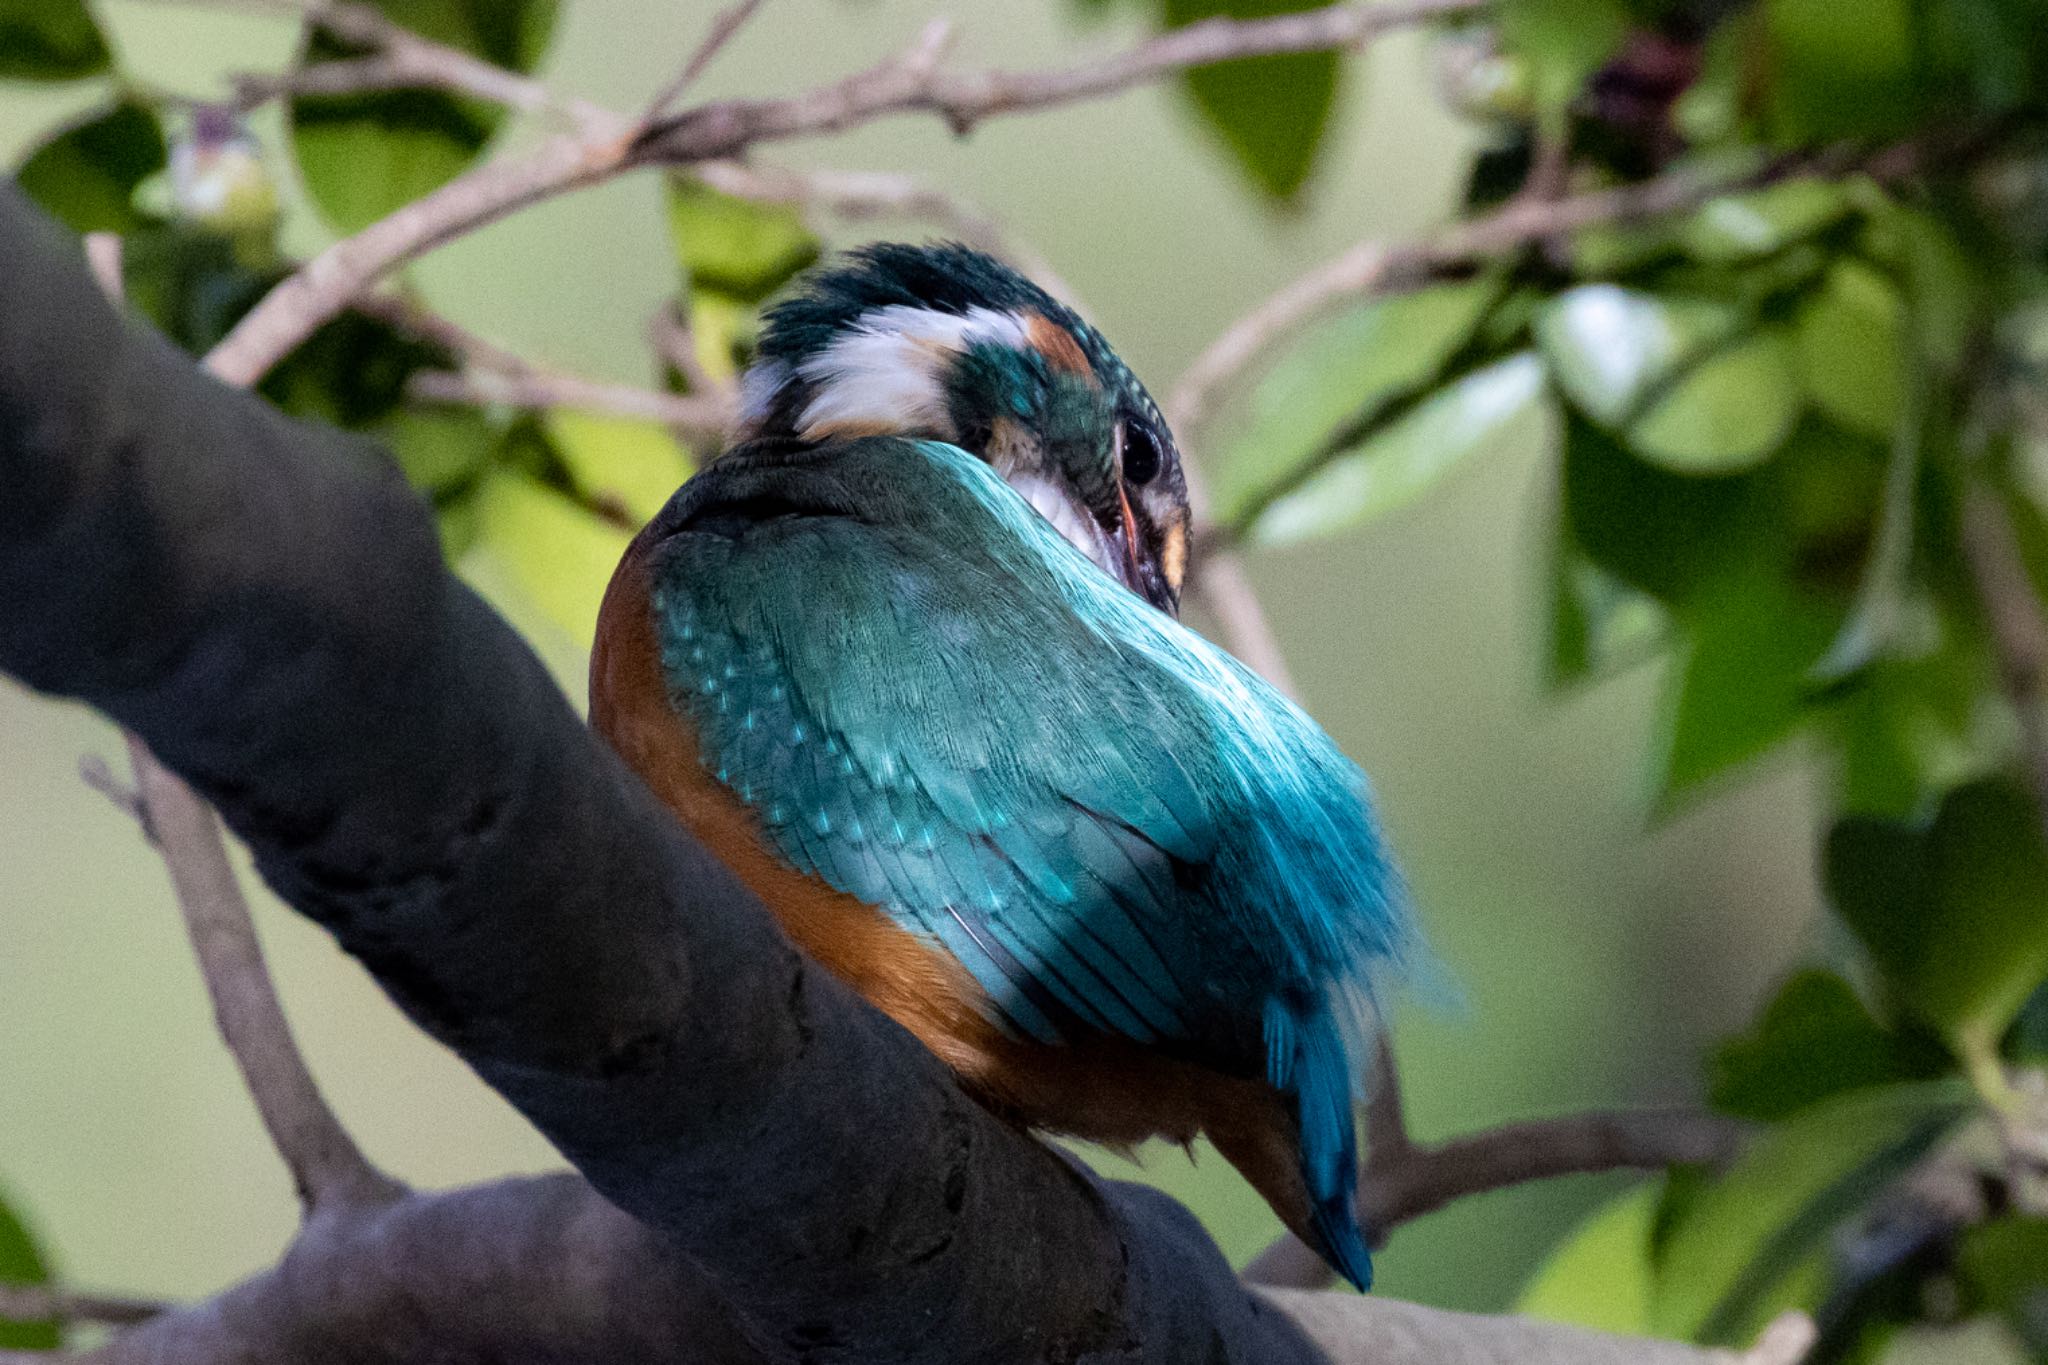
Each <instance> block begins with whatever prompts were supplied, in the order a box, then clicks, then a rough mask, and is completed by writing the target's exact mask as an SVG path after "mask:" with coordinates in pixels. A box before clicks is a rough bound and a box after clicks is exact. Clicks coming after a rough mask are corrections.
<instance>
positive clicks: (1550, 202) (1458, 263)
mask: <svg viewBox="0 0 2048 1365" xmlns="http://www.w3.org/2000/svg"><path fill="white" fill-rule="evenodd" d="M1929 151H1930V147H1929V146H1928V144H1926V143H1919V142H1913V143H1899V144H1895V145H1893V146H1890V147H1886V148H1883V149H1880V150H1878V151H1876V152H1866V151H1863V150H1862V149H1859V148H1850V147H1834V148H1826V149H1823V150H1820V151H1815V152H1801V153H1797V154H1793V155H1789V156H1783V157H1778V158H1775V159H1772V160H1768V161H1764V162H1761V163H1759V164H1756V165H1752V166H1749V167H1746V168H1743V169H1739V170H1735V171H1728V170H1725V169H1716V170H1707V171H1700V170H1693V169H1683V170H1676V171H1670V172H1667V173H1666V174H1664V175H1660V176H1657V177H1655V178H1653V179H1649V180H1643V181H1638V182H1636V183H1634V184H1629V185H1620V186H1616V187H1614V188H1611V189H1604V190H1595V191H1591V192H1588V193H1585V194H1577V195H1568V196H1566V197H1564V198H1560V199H1540V198H1534V197H1528V198H1518V199H1515V200H1511V201H1510V202H1508V203H1507V204H1505V205H1503V206H1502V207H1501V208H1499V209H1496V210H1494V211H1493V212H1492V213H1488V214H1484V215H1482V216H1480V217H1477V218H1472V219H1468V220H1466V221H1464V222H1460V223H1454V224H1451V225H1450V226H1449V227H1446V228H1442V229H1440V230H1438V231H1437V232H1435V233H1433V234H1431V235H1429V236H1426V237H1423V238H1420V239H1418V240H1416V241H1412V242H1407V243H1399V244H1391V245H1390V244H1387V243H1383V242H1377V241H1371V242H1360V243H1359V244H1358V245H1356V246H1354V247H1351V248H1350V249H1349V250H1347V251H1345V252H1343V253H1342V254H1340V255H1338V256H1336V257H1335V258H1333V259H1332V260H1329V261H1326V262H1325V263H1324V264H1322V265H1320V266H1317V267H1316V268H1315V269H1314V270H1311V271H1309V272H1308V273H1307V274H1306V275H1303V276H1301V277H1300V278H1298V279H1296V280H1294V281H1293V282H1291V283H1289V284H1288V285H1286V286H1285V287H1283V288H1281V289H1280V290H1278V291H1277V292H1275V293H1273V294H1272V295H1270V296H1268V297H1267V298H1266V299H1264V300H1263V301H1261V302H1260V303H1259V304H1258V305H1257V306H1256V307H1254V308H1253V309H1252V310H1251V311H1250V312H1248V313H1246V314H1245V315H1244V316H1242V317H1240V318H1239V319H1238V320H1237V321H1236V322H1234V323H1232V324H1231V325H1230V326H1229V327H1227V328H1225V329H1224V331H1223V332H1222V333H1221V334H1220V335H1219V336H1218V337H1217V338H1216V339H1215V340H1214V341H1212V342H1211V343H1209V345H1208V347H1207V348H1206V349H1205V350H1204V351H1203V352H1202V353H1201V355H1199V356H1197V357H1196V358H1195V361H1194V363H1193V364H1192V365H1190V366H1188V369H1187V372H1186V373H1185V374H1183V375H1182V376H1181V381H1180V384H1179V386H1178V387H1177V388H1176V389H1175V390H1174V393H1173V396H1172V398H1171V399H1170V400H1169V401H1168V403H1167V412H1168V416H1169V417H1170V419H1171V421H1172V424H1173V427H1174V430H1175V431H1177V432H1179V433H1180V434H1181V435H1182V437H1183V438H1191V437H1192V436H1194V435H1195V434H1196V433H1197V432H1198V431H1199V430H1200V429H1201V428H1202V426H1203V425H1204V424H1205V422H1206V421H1207V419H1208V417H1209V413H1210V409H1211V407H1212V406H1213V405H1214V403H1215V401H1216V398H1217V397H1218V395H1219V394H1220V393H1221V391H1222V390H1223V389H1224V388H1225V387H1226V386H1227V385H1229V384H1230V383H1231V382H1232V381H1234V380H1235V379H1236V378H1237V377H1238V376H1240V375H1242V374H1243V373H1245V372H1246V371H1247V370H1250V369H1251V368H1253V366H1254V365H1256V364H1257V362H1258V361H1259V360H1260V359H1261V358H1262V357H1264V356H1267V355H1269V354H1271V351H1272V348H1273V346H1274V344H1275V343H1276V342H1278V341H1279V340H1280V339H1281V338H1283V337H1285V336H1286V335H1287V334H1288V333H1290V332H1292V331H1295V330H1296V329H1298V328H1299V327H1301V326H1302V325H1303V324H1304V323H1306V322H1309V321H1310V320H1312V319H1314V318H1316V317H1318V316H1320V315H1321V314H1323V313H1324V312H1326V311H1327V310H1329V309H1330V308H1333V307H1335V306H1336V305H1338V304H1340V303H1344V302H1355V301H1358V300H1361V299H1367V298H1374V297H1378V296H1381V295H1385V294H1392V293H1399V292H1402V291H1405V290H1409V289H1415V288H1419V287H1420V286H1422V285H1424V284H1427V283H1429V282H1430V281H1431V280H1433V279H1436V278H1439V277H1440V276H1442V275H1444V274H1447V273H1453V272H1458V271H1462V270H1468V269H1470V268H1471V267H1472V266H1473V265H1474V264H1475V263H1477V262H1481V261H1486V260H1491V259H1493V258H1496V257H1499V256H1503V255H1507V254H1509V253H1511V252H1514V251H1517V250H1520V249H1521V248H1523V247H1525V246H1528V245H1529V244H1531V243H1534V242H1540V241H1542V240H1543V239H1545V238H1547V237H1552V236H1556V235H1558V234H1560V233H1567V232H1576V231H1580V230H1582V229H1585V228H1590V227H1602V226H1611V225H1615V224H1620V223H1632V222H1640V221H1643V220H1646V219H1651V218H1660V217H1664V216H1666V215H1669V214H1674V213H1683V212H1686V211H1688V210H1691V209H1695V208H1698V207H1699V206H1701V205H1702V204H1705V203H1707V202H1709V201H1710V200H1713V199H1717V198H1720V197H1721V196H1722V195H1726V194H1735V193H1739V192H1741V191H1744V190H1750V189H1757V188H1760V187H1762V186H1765V185H1770V184H1775V183H1777V182H1779V181H1783V180H1789V179H1792V178H1795V177H1797V176H1802V175H1819V176H1840V175H1845V174H1849V173H1852V172H1853V173H1862V174H1868V175H1872V176H1874V177H1876V178H1878V179H1881V180H1890V179H1897V178H1899V177H1901V176H1904V175H1906V174H1909V173H1911V172H1912V171H1913V170H1915V169H1917V168H1918V167H1919V166H1920V165H1921V164H1923V162H1924V161H1925V159H1926V157H1927V155H1928V153H1929Z"/></svg>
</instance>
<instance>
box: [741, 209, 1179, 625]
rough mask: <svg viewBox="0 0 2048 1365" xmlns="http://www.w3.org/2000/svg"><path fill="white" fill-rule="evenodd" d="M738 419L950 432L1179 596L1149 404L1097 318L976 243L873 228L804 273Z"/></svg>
mask: <svg viewBox="0 0 2048 1365" xmlns="http://www.w3.org/2000/svg"><path fill="white" fill-rule="evenodd" d="M738 435H739V438H740V439H742V440H751V439H755V438H758V437H782V438H793V439H796V440H801V441H826V440H832V439H844V438H849V437H856V436H907V437H915V438H919V439H929V440H940V441H947V442H950V443H952V444H954V445H957V446H959V447H961V448H962V449H964V450H967V451H969V452H971V453H972V454H974V455H976V456H978V457H980V458H981V459H983V460H985V461H987V462H988V464H989V465H990V466H991V467H992V468H993V469H994V470H995V471H996V472H997V473H998V474H1000V475H1001V476H1002V477H1003V478H1004V479H1005V480H1006V481H1007V482H1008V483H1009V484H1010V486H1011V487H1013V488H1015V489H1016V490H1017V491H1018V492H1019V493H1021V494H1022V495H1023V496H1024V497H1025V498H1026V499H1027V500H1028V501H1029V502H1030V503H1031V505H1032V506H1033V507H1035V508H1037V509H1038V511H1039V513H1040V514H1041V515H1043V516H1044V517H1045V519H1046V520H1047V521H1049V522H1050V523H1052V525H1053V526H1054V527H1055V528H1057V529H1058V530H1059V532H1060V534H1061V535H1063V536H1065V537H1066V538H1067V540H1068V541H1070V542H1071V543H1072V544H1074V545H1075V546H1076V547H1077V548H1078V549H1080V550H1081V552H1082V553H1084V554H1086V555H1087V556H1088V557H1089V558H1090V559H1092V560H1094V561H1095V562H1096V564H1098V565H1100V566H1101V567H1102V569H1103V570H1104V571H1105V572H1107V573H1109V574H1110V575H1111V576H1112V577H1114V578H1116V579H1117V580H1118V581H1120V582H1121V583H1123V584H1124V585H1125V586H1126V587H1128V588H1130V589H1131V591H1133V592H1135V593H1137V594H1138V595H1140V596H1141V597H1144V598H1145V599H1146V600H1147V601H1149V602H1151V603H1152V604H1153V605H1154V606H1157V607H1159V608H1160V609H1161V610H1163V611H1168V612H1173V611H1176V610H1177V609H1178V608H1179V605H1180V586H1181V577H1182V574H1183V572H1184V571H1185V569H1186V565H1187V548H1188V496H1187V482H1186V479H1185V478H1184V476H1183V474H1182V472H1181V462H1180V453H1179V451H1178V450H1176V449H1175V448H1174V444H1173V437H1172V435H1171V433H1169V432H1168V431H1167V429H1166V423H1165V420H1164V419H1163V418H1162V417H1161V416H1160V414H1159V408H1158V405H1157V404H1155V403H1154V402H1153V401H1152V397H1151V395H1150V394H1148V393H1146V392H1145V386H1144V385H1142V384H1140V383H1139V382H1138V380H1137V377H1136V376H1135V375H1133V374H1132V373H1131V372H1130V371H1129V370H1128V369H1126V368H1125V367H1124V364H1123V362H1122V361H1120V360H1118V359H1117V358H1116V354H1115V352H1113V351H1111V350H1110V349H1109V346H1108V344H1107V343H1106V342H1104V341H1103V339H1102V337H1101V335H1100V334H1099V333H1098V332H1096V330H1095V329H1094V328H1093V327H1090V326H1089V325H1088V324H1087V323H1085V322H1083V321H1082V320H1081V319H1080V318H1079V317H1078V316H1076V315H1075V313H1074V312H1073V310H1072V309H1070V308H1067V307H1065V306H1064V305H1062V304H1060V303H1059V302H1058V301H1056V300H1055V299H1053V298H1052V296H1051V295H1049V294H1047V293H1046V292H1045V291H1044V290H1043V289H1040V288H1039V287H1038V286H1037V285H1035V284H1033V283H1031V282H1030V281H1029V280H1027V279H1025V278H1024V277H1023V276H1022V275H1019V274H1018V273H1017V272H1016V271H1014V270H1012V269H1010V268H1009V267H1008V266H1006V265H1003V264H1002V263H1001V262H999V261H997V260H995V259H994V258H992V257H989V256H986V255H983V254H982V253H981V252H978V251H973V250H970V249H969V248H967V247H964V246H957V245H940V246H902V245H894V244H880V245H875V246H869V247H864V248H861V249H860V250H858V251H855V252H853V253H851V255H850V256H849V257H848V258H847V260H846V261H845V262H844V263H843V264H841V265H839V266H837V267H836V268H833V269H830V270H826V271H822V272H820V273H818V274H816V275H814V276H812V277H811V278H810V279H809V280H807V281H806V282H805V283H804V285H803V286H802V288H801V289H800V290H799V292H798V293H797V294H795V295H794V296H793V297H791V298H789V299H788V300H786V301H784V302H783V303H780V304H778V305H776V306H775V307H774V308H772V309H770V310H769V312H768V315H767V319H766V325H765V327H764V328H763V331H762V336H761V343H760V349H759V353H758V356H757V358H756V360H755V362H754V365H753V367H752V368H751V369H750V370H748V372H747V374H746V378H745V379H744V381H743V382H742V384H741V413H740V423H739V431H738Z"/></svg>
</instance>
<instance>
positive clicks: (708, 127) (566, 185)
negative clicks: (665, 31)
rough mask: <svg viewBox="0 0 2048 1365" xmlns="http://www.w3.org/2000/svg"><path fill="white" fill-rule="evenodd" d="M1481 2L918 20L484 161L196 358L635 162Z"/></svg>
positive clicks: (986, 104)
mask: <svg viewBox="0 0 2048 1365" xmlns="http://www.w3.org/2000/svg"><path fill="white" fill-rule="evenodd" d="M1485 3H1487V0H1406V2H1405V3H1400V4H1382V5H1361V4H1346V5H1333V6H1330V7H1329V8H1327V9H1320V10H1310V11H1307V12H1305V13H1300V14H1286V15H1278V16H1275V17H1273V18H1269V19H1255V20H1228V19H1213V20H1208V21H1205V22H1203V23H1200V24H1194V25H1191V26H1189V27H1187V28H1184V29H1180V30H1177V31H1175V32H1173V33H1170V34H1166V35H1163V36H1161V37H1158V38H1154V39H1150V40H1148V41H1146V42H1142V43H1139V44H1136V45H1135V46H1133V47H1131V48H1130V49H1128V50H1126V51H1125V52H1123V53H1121V54H1119V55H1117V56H1114V57H1110V58H1107V59H1105V60H1103V61H1099V62H1093V63H1086V64H1083V65H1081V66H1076V67H1071V68H1065V69H1055V70H1050V71H1039V72H1002V71H963V72H947V71H942V70H941V69H940V67H939V59H940V57H941V56H942V55H943V52H944V48H945V42H946V38H947V36H948V34H947V30H946V29H945V28H944V26H943V25H934V26H932V27H930V28H927V29H926V31H925V33H924V34H923V35H922V36H921V37H920V38H919V40H918V41H917V42H916V43H914V44H912V46H911V47H910V48H909V49H907V50H906V51H904V52H902V53H900V54H898V55H897V56H896V57H893V58H891V59H889V60H888V61H885V62H883V63H882V64H880V65H879V66H876V67H873V68H870V69H869V70H867V71H864V72H860V73H858V74H856V75H854V76H851V77H848V78H847V79H846V80H843V81H840V82H838V83H837V84H833V85H828V86H823V87H820V88H818V89H816V90H812V91H808V92H806V93H803V94H799V95H793V96H790V97H788V98H786V99H779V100H725V101H716V102H713V103H710V104H705V105H700V106H698V107H697V108H695V109H690V110H686V111H684V112H683V113H681V114H678V115H676V116H674V117H673V118H669V119H665V120H662V121H659V122H657V123H655V124H652V125H648V126H641V127H639V131H638V132H637V134H636V133H632V132H630V131H629V132H627V133H614V132H613V131H612V129H613V126H614V125H610V124H607V125H606V126H605V127H604V128H602V129H588V130H585V131H584V133H583V134H582V135H581V136H568V135H564V136H560V137H556V138H554V139H551V140H550V141H548V142H546V143H544V144H542V146H540V147H539V148H537V149H535V150H534V151H532V152H531V153H529V154H527V155H525V156H523V157H520V158H516V159H513V160H509V161H503V162H494V163H491V164H488V165H485V166H482V167H479V168H478V169H476V170H473V171H470V172H468V173H467V174H465V175H461V176H458V177H457V178H456V179H454V180H452V181H450V182H449V183H448V184H446V185H443V186H442V187H441V188H440V189H438V190H435V191H434V192H433V193H431V194H429V195H427V196H425V197H424V198H421V199H419V200H416V201H414V202H413V203H411V204H409V205H407V206H405V207H404V208H401V209H398V210H396V211H395V212H393V213H392V214H390V215H389V216H387V217H385V218H383V219H380V220H379V221H377V222H375V223H372V224H371V225H370V226H369V227H367V228H364V229H363V230H362V231H361V232H359V233H357V234H355V235H354V236H352V237H349V238H347V239H345V240H343V241H341V242H337V243H336V244H335V245H333V246H331V247H329V248H328V249H327V250H326V251H323V252H321V253H320V254H319V255H318V256H316V257H314V258H313V259H312V260H311V261H309V262H307V263H306V264H305V265H304V266H303V267H301V268H300V269H299V270H298V271H297V272H295V273H294V274H293V275H291V276H290V277H289V278H287V279H286V280H284V281H283V282H281V283H280V284H278V285H277V287H276V288H274V289H272V290H271V291H270V293H269V294H267V295H266V296H265V297H264V298H263V300H262V301H261V302H259V303H258V304H257V305H256V307H255V308H253V309H251V310H250V311H249V313H248V314H247V315H245V316H244V317H243V318H242V320H241V321H240V322H239V323H237V324H236V326H235V328H234V330H233V331H232V332H230V333H229V335H228V336H227V338H226V339H225V340H224V341H222V342H221V344H220V345H219V346H217V347H215V348H214V350H213V352H212V353H211V354H209V355H208V357H207V367H208V368H209V369H210V370H211V371H212V372H213V373H214V374H215V375H216V376H217V377H219V378H220V379H223V380H225V381H226V382H228V383H231V384H237V385H244V386H246V385H248V384H250V383H253V382H254V381H255V380H257V379H259V378H261V377H262V376H263V375H264V374H265V373H266V372H268V370H269V369H270V367H271V366H272V365H275V364H276V363H277V362H278V361H279V360H281V359H283V357H284V356H285V355H287V354H288V353H289V352H290V351H291V350H292V349H293V348H294V347H296V346H297V345H298V344H299V343H300V342H301V341H304V340H305V338H306V337H307V336H309V335H311V334H312V332H313V331H314V329H316V328H317V327H319V326H320V325H321V324H322V323H324V322H326V321H327V320H328V319H330V318H332V317H333V316H334V315H335V314H336V313H338V312H340V311H341V310H342V309H343V308H345V307H347V306H348V304H349V302H350V300H352V299H353V298H355V296H357V295H358V294H360V293H362V292H363V291H364V290H365V289H367V288H368V287H369V286H370V285H371V284H373V283H375V281H376V280H378V279H379V278H381V277H382V276H383V275H384V274H386V273H387V272H389V271H390V270H392V269H394V268H395V267H397V266H398V265H400V264H403V263H404V262H405V261H408V260H411V259H412V258H413V257H415V256H418V255H420V254H422V253H423V252H426V251H428V250H430V249H431V248H433V247H435V246H437V245H439V244H440V243H442V242H445V241H448V240H449V239H451V238H454V237H458V236H461V235H463V234H464V233H467V232H469V231H471V230H473V229H475V228H477V227H480V226H482V225H483V224H486V223H490V222H495V221H496V220H497V219H499V218H502V217H504V216H506V215H507V214H510V213H512V212H514V211H516V210H518V209H520V208H523V207H525V206H526V205H528V204H532V203H536V202H539V201H540V200H543V199H547V198H551V197H553V196H555V195H558V194H562V193H564V192H567V191H569V190H573V189H577V188H581V187H583V186H586V185H593V184H597V183H598V182H600V181H603V180H608V179H610V178H611V177H613V176H615V175H618V174H620V173H622V172H624V171H626V170H630V169H633V168H635V167H638V166H645V165H688V164H694V163H697V162H702V161H711V160H719V159H727V158H731V157H735V156H737V155H739V154H740V153H742V152H744V151H746V150H747V149H748V148H749V147H751V146H753V145H755V144H756V143H760V142H767V141H775V140H779V139H783V138H790V137H797V136H802V135H806V134H813V133H827V132H837V131H840V130H842V129H845V128H849V127H852V126H854V125H855V124H860V123H866V122H870V121H872V120H874V119H877V118H880V117H883V116H885V115H889V114H897V113H910V112H919V111H923V112H930V113H937V114H940V115H942V116H944V117H945V118H946V119H947V120H948V121H949V122H951V123H952V124H953V125H954V126H955V127H956V128H960V129H963V130H964V129H966V128H967V127H970V126H971V125H972V124H973V123H975V122H977V121H978V120H980V119H983V118H987V117H990V116H993V115H996V114H1005V113H1014V112H1018V111H1021V110H1027V109H1039V108H1044V107H1046V106H1048V105H1053V104H1061V103H1068V102H1072V101H1075V100H1081V99H1088V98H1093V97H1096V96H1101V95H1106V94H1111V93H1113V92H1115V91H1119V90H1124V89H1129V88H1131V87H1133V86H1136V85H1141V84H1144V83H1146V82H1149V81H1153V80H1157V79H1159V78H1161V77H1163V76H1166V75H1168V74H1171V73H1172V72H1175V71H1179V70H1182V69H1184V68H1186V67H1189V66H1195V65H1200V64H1202V63H1206V62H1215V61H1222V60H1227V59H1229V58H1233V57H1243V56H1255V55H1261V54H1267V53H1275V52H1304V51H1311V50H1318V49H1324V48H1332V47H1345V46H1358V45H1360V44H1363V43H1366V42H1369V41H1370V40H1372V39H1373V38H1375V37H1377V36H1379V35H1380V34H1383V33H1386V32H1388V31H1390V30H1393V29H1396V28H1400V27H1404V26H1411V25H1415V24H1419V23H1424V22H1427V21H1429V20H1432V19H1436V18H1440V17H1444V16H1447V15H1452V14H1460V13H1465V12H1469V11H1471V10H1475V9H1478V8H1480V7H1482V6H1483V5H1484V4H1485Z"/></svg>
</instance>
